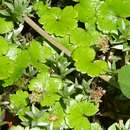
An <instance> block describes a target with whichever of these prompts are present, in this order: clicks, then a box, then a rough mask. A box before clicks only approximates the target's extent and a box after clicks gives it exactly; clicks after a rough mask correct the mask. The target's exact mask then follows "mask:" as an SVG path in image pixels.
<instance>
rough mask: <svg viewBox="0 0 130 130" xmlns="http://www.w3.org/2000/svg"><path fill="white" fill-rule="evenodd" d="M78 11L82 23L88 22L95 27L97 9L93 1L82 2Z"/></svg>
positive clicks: (85, 0) (81, 0)
mask: <svg viewBox="0 0 130 130" xmlns="http://www.w3.org/2000/svg"><path fill="white" fill-rule="evenodd" d="M77 9H78V18H79V20H80V21H81V22H87V23H88V24H91V25H94V23H95V21H96V17H95V14H96V9H95V6H94V1H93V0H80V3H79V6H78V7H77Z"/></svg>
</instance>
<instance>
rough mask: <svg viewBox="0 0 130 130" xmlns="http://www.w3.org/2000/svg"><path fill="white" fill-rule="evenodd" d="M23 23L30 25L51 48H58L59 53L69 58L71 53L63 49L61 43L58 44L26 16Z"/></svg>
mask: <svg viewBox="0 0 130 130" xmlns="http://www.w3.org/2000/svg"><path fill="white" fill-rule="evenodd" d="M24 20H25V22H26V23H27V24H28V25H30V26H31V27H32V28H33V29H34V30H35V31H36V32H38V33H39V34H40V35H41V36H43V37H44V38H45V39H46V40H47V41H49V42H50V43H51V44H52V45H53V46H55V47H56V48H58V49H59V50H60V51H61V52H63V53H65V54H66V55H67V56H69V57H70V56H71V51H69V50H68V49H67V48H65V47H64V46H63V45H62V44H61V43H59V42H58V41H57V40H56V38H54V37H52V36H50V35H49V34H48V33H47V32H46V31H44V30H43V29H42V28H41V27H39V26H38V25H37V24H36V23H35V22H34V21H33V20H32V19H30V18H29V17H28V16H25V17H24Z"/></svg>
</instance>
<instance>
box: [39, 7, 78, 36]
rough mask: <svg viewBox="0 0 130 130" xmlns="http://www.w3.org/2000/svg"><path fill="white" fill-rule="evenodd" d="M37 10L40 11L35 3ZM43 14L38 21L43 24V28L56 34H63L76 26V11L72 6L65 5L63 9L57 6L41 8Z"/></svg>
mask: <svg viewBox="0 0 130 130" xmlns="http://www.w3.org/2000/svg"><path fill="white" fill-rule="evenodd" d="M37 10H39V11H38V12H41V11H42V10H41V7H39V6H38V5H37ZM43 10H44V12H43V11H42V12H43V14H41V13H38V14H39V16H40V20H39V22H40V23H41V24H42V25H43V26H44V28H45V30H46V31H47V32H49V33H51V34H55V35H57V36H64V35H65V34H67V33H68V32H69V31H70V30H72V29H75V28H76V27H77V20H76V16H77V13H76V11H75V9H74V8H73V7H72V6H66V7H65V8H64V9H63V10H61V9H60V8H58V7H52V8H48V9H45V8H43Z"/></svg>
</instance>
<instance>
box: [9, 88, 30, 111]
mask: <svg viewBox="0 0 130 130" xmlns="http://www.w3.org/2000/svg"><path fill="white" fill-rule="evenodd" d="M27 98H28V93H27V92H26V91H22V90H18V91H16V94H11V95H10V107H11V109H12V110H15V111H16V112H17V111H20V109H22V108H24V107H26V106H27Z"/></svg>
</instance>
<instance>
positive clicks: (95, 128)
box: [91, 122, 103, 130]
mask: <svg viewBox="0 0 130 130" xmlns="http://www.w3.org/2000/svg"><path fill="white" fill-rule="evenodd" d="M91 130H103V129H102V128H101V126H100V125H99V124H98V123H96V122H95V123H91Z"/></svg>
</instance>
